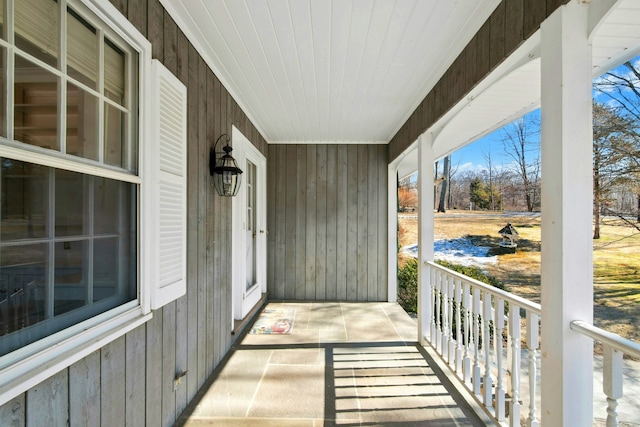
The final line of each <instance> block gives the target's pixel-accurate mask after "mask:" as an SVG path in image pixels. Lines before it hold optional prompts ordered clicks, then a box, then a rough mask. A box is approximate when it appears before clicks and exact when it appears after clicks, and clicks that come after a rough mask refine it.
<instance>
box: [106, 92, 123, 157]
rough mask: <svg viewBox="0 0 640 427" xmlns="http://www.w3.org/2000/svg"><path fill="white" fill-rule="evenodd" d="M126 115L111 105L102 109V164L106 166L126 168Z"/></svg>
mask: <svg viewBox="0 0 640 427" xmlns="http://www.w3.org/2000/svg"><path fill="white" fill-rule="evenodd" d="M126 117H127V114H126V113H124V112H123V111H121V110H119V109H118V108H116V107H114V106H113V105H109V104H105V108H104V162H105V163H106V164H108V165H112V166H118V167H121V168H125V169H126V168H127V156H126V147H127V135H126V132H125V130H126V123H125V120H126Z"/></svg>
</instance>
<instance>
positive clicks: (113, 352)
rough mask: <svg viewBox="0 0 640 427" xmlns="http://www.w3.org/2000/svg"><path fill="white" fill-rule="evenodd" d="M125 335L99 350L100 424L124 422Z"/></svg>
mask: <svg viewBox="0 0 640 427" xmlns="http://www.w3.org/2000/svg"><path fill="white" fill-rule="evenodd" d="M125 360H126V359H125V337H124V336H122V337H120V338H118V339H117V340H115V341H112V342H110V343H109V344H107V345H105V346H104V347H102V349H101V350H100V425H103V426H122V425H124V423H125V412H126V411H125V408H126V398H125V383H126V382H125Z"/></svg>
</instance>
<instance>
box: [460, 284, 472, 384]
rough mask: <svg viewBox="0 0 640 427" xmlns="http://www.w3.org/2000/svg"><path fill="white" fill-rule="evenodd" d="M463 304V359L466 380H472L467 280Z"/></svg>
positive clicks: (469, 296)
mask: <svg viewBox="0 0 640 427" xmlns="http://www.w3.org/2000/svg"><path fill="white" fill-rule="evenodd" d="M462 305H463V307H464V359H463V360H464V361H463V364H462V365H463V368H462V370H463V372H464V382H465V383H470V382H471V376H472V375H471V355H470V353H469V350H470V349H471V348H472V347H471V345H472V342H473V335H472V334H470V332H471V325H470V322H471V313H472V310H471V285H469V283H467V282H465V284H464V288H463V290H462Z"/></svg>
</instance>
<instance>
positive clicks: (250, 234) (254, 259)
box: [231, 127, 267, 320]
mask: <svg viewBox="0 0 640 427" xmlns="http://www.w3.org/2000/svg"><path fill="white" fill-rule="evenodd" d="M232 141H233V153H232V155H233V156H234V158H235V159H236V161H237V163H238V167H239V168H240V169H242V171H243V176H242V183H241V186H240V191H239V193H238V195H237V196H236V197H234V198H233V202H232V215H233V219H232V228H233V240H232V245H231V246H232V251H233V255H232V257H233V260H232V262H233V319H235V320H241V319H244V318H245V316H246V315H247V314H248V313H249V312H250V311H251V309H252V308H253V307H255V305H256V304H257V303H258V301H260V298H261V297H262V294H263V293H264V292H266V291H267V283H266V278H267V233H266V223H267V215H266V213H267V210H266V200H267V197H266V189H267V185H266V177H267V172H266V169H267V162H266V159H265V157H264V156H263V155H262V153H260V151H258V150H257V149H256V148H255V147H254V146H253V144H251V143H250V142H249V140H248V139H247V138H246V137H245V136H244V135H243V134H242V133H241V132H240V131H239V130H237V129H236V128H235V127H233V133H232Z"/></svg>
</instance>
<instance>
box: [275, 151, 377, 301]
mask: <svg viewBox="0 0 640 427" xmlns="http://www.w3.org/2000/svg"><path fill="white" fill-rule="evenodd" d="M387 161H388V159H387V147H386V146H385V145H316V144H314V145H300V146H296V145H272V146H270V147H269V157H268V159H267V168H268V174H269V177H273V178H272V179H271V181H270V182H271V184H270V187H269V194H270V195H272V196H273V197H274V198H273V199H271V200H274V201H275V203H273V204H272V205H271V206H270V209H269V210H268V224H269V227H270V228H269V248H270V250H271V251H270V253H269V263H268V277H269V281H268V284H267V285H268V291H269V294H270V296H271V298H273V299H296V300H320V301H335V300H341V301H383V300H386V299H387V263H386V251H387V240H388V237H387V227H388V225H387V190H386V188H387ZM274 249H275V250H274ZM294 250H295V252H294Z"/></svg>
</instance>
